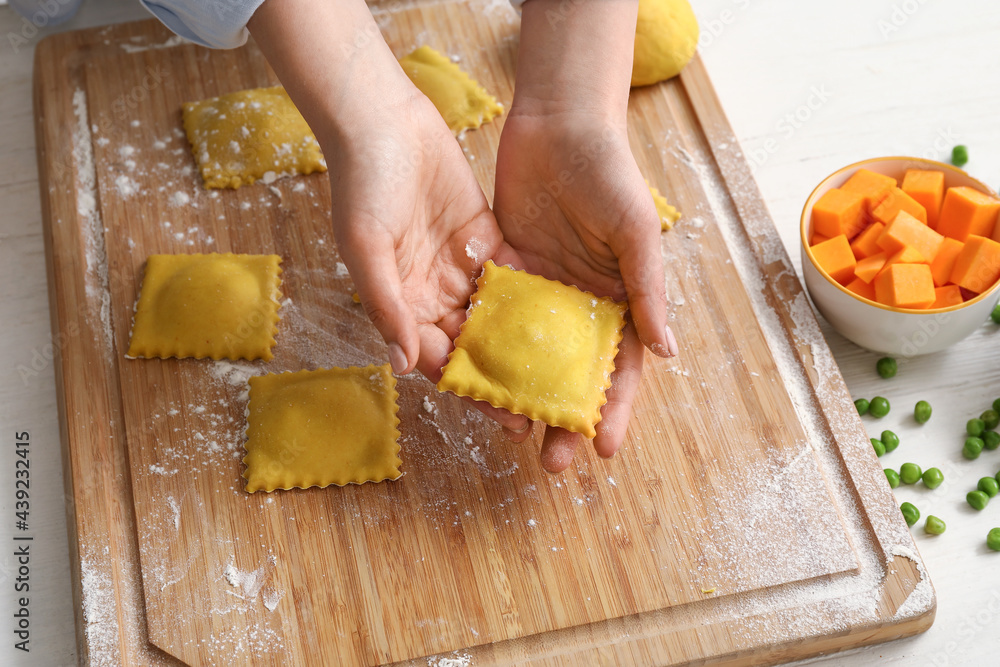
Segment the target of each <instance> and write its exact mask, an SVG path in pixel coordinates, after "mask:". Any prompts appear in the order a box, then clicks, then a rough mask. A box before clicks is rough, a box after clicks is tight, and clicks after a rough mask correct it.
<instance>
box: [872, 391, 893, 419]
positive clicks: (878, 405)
mask: <svg viewBox="0 0 1000 667" xmlns="http://www.w3.org/2000/svg"><path fill="white" fill-rule="evenodd" d="M868 412H869V414H871V416H872V417H876V418H878V419H881V418H882V417H885V416H886V415H887V414H889V399H887V398H884V397H882V396H876V397H875V398H873V399H872V402H871V405H869V406H868Z"/></svg>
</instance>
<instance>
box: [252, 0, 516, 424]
mask: <svg viewBox="0 0 1000 667" xmlns="http://www.w3.org/2000/svg"><path fill="white" fill-rule="evenodd" d="M248 27H249V28H250V31H251V33H252V34H253V36H254V38H255V39H256V40H257V42H258V43H259V44H260V46H261V49H262V50H263V51H264V53H265V55H266V56H267V58H268V61H269V62H270V64H271V66H272V67H273V68H274V70H275V71H276V72H277V74H278V76H279V78H280V79H281V81H282V82H283V83H284V85H285V88H286V89H287V90H288V93H289V95H290V96H291V97H292V99H293V100H294V101H295V103H296V106H297V107H298V108H299V110H300V111H301V112H302V114H303V116H305V118H306V120H307V121H308V123H309V125H310V126H311V127H312V128H313V131H314V132H315V133H316V137H317V139H318V140H319V142H320V145H321V146H322V148H323V153H324V156H325V157H326V160H327V165H328V167H329V175H330V187H331V195H332V201H333V229H334V234H335V236H336V239H337V245H338V248H339V250H340V255H341V257H342V259H343V261H344V263H345V264H346V265H347V267H348V269H349V271H350V273H351V277H352V278H353V279H354V283H355V286H356V287H357V290H358V293H359V294H360V296H361V302H362V304H363V305H364V307H365V311H366V312H367V313H368V316H369V317H370V318H371V321H372V322H373V323H374V325H375V327H376V328H377V329H378V331H379V333H381V334H382V337H383V338H384V339H385V342H386V344H387V346H388V357H389V362H390V364H391V365H392V369H393V372H395V373H397V374H405V373H409V372H410V371H412V370H413V369H414V368H416V369H418V370H420V372H421V373H423V374H424V375H425V376H426V377H427V378H428V379H430V380H431V381H432V382H437V380H438V379H439V378H440V375H441V368H442V366H443V365H444V363H445V362H446V360H447V355H448V352H449V351H450V349H451V346H452V340H453V339H454V338H455V337H456V336H457V335H458V329H459V326H460V325H461V323H462V321H463V320H464V319H465V312H466V307H467V305H468V302H469V298H470V297H471V295H472V293H473V292H474V291H475V282H474V280H475V277H476V276H478V275H479V273H480V270H481V268H482V264H483V262H485V261H486V260H487V259H490V258H495V259H496V260H497V261H498V262H501V263H503V262H511V261H514V262H516V261H517V260H516V256H515V254H514V253H513V252H512V251H511V249H510V247H509V246H507V245H506V244H505V243H504V241H503V238H502V236H501V234H500V229H499V227H498V226H497V223H496V218H494V216H493V213H492V212H491V211H490V208H489V206H488V204H487V202H486V197H485V196H484V194H483V192H482V189H481V188H480V187H479V183H478V182H477V181H476V178H475V175H474V174H473V173H472V169H471V168H470V167H469V164H468V162H467V161H466V159H465V155H464V154H463V153H462V149H461V147H460V146H459V144H458V142H457V141H455V137H454V136H453V135H452V133H451V130H449V129H448V126H447V125H446V124H445V122H444V120H443V119H442V118H441V115H440V114H439V113H438V111H437V109H435V108H434V105H433V104H431V102H430V100H428V99H427V98H426V97H425V96H424V95H423V94H421V93H420V92H419V91H418V90H417V89H416V87H414V86H413V84H412V83H411V82H410V80H409V79H408V78H407V77H406V75H405V74H404V73H403V71H402V69H401V68H400V67H399V64H398V63H397V62H396V59H395V58H394V57H393V55H392V53H391V51H390V50H389V48H388V47H387V46H386V44H385V42H384V41H383V40H382V37H381V34H380V33H379V30H378V27H377V26H376V25H375V22H374V20H373V19H372V16H371V13H370V12H369V11H368V8H367V6H366V5H365V4H364V2H362V1H361V0H344V1H343V2H339V3H313V2H310V1H309V0H282V2H275V0H270V1H269V2H265V3H264V4H263V5H261V7H260V8H259V9H258V10H257V12H256V13H255V14H254V17H253V19H252V20H251V22H250V25H249V26H248ZM475 404H476V406H477V407H478V408H479V409H481V410H482V411H483V412H484V413H486V414H487V415H488V416H490V417H492V418H494V419H495V420H497V421H498V422H499V423H500V424H501V425H502V426H504V428H505V430H506V431H507V433H508V437H511V438H512V439H515V440H523V439H525V438H527V437H528V435H529V434H530V432H529V430H528V426H529V422H528V419H527V418H526V417H524V416H523V415H513V414H510V413H509V412H507V411H506V410H499V409H497V408H494V407H492V406H490V405H489V404H487V403H480V402H476V403H475Z"/></svg>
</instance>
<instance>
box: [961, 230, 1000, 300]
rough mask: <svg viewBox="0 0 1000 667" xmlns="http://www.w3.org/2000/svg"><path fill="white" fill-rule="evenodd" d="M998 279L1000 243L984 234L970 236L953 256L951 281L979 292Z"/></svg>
mask: <svg viewBox="0 0 1000 667" xmlns="http://www.w3.org/2000/svg"><path fill="white" fill-rule="evenodd" d="M997 280H1000V243H997V242H996V241H994V240H993V239H988V238H986V237H984V236H975V235H973V236H970V237H969V238H968V240H966V242H965V247H964V248H962V251H961V252H960V253H958V257H956V258H955V266H954V268H952V270H951V282H953V283H955V284H956V285H958V286H960V287H964V288H965V289H967V290H969V291H970V292H975V293H976V294H981V293H983V292H985V291H986V290H988V289H989V288H990V287H991V286H992V285H993V284H994V283H996V281H997Z"/></svg>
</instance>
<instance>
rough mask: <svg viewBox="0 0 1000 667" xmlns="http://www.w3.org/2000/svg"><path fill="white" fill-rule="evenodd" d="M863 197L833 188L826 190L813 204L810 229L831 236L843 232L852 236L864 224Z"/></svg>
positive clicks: (850, 237) (849, 237) (815, 232)
mask: <svg viewBox="0 0 1000 667" xmlns="http://www.w3.org/2000/svg"><path fill="white" fill-rule="evenodd" d="M863 204H864V198H863V197H862V196H861V195H859V194H856V193H851V192H844V191H843V190H838V189H837V188H834V189H833V190H827V191H826V192H825V193H824V194H823V196H822V197H820V198H819V200H818V201H817V202H816V203H815V204H814V205H813V210H812V224H813V226H812V230H813V233H814V234H822V235H823V236H826V237H827V238H831V239H832V238H833V237H835V236H840V235H841V234H844V235H846V236H847V238H848V239H852V238H854V236H855V235H857V233H858V232H860V231H861V228H862V227H864V225H865V212H864V209H863V208H862V207H863Z"/></svg>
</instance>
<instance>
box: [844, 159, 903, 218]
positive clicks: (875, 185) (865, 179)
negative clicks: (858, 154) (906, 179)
mask: <svg viewBox="0 0 1000 667" xmlns="http://www.w3.org/2000/svg"><path fill="white" fill-rule="evenodd" d="M895 187H896V179H895V178H893V177H892V176H886V175H885V174H878V173H875V172H874V171H870V170H868V169H858V170H857V171H856V172H854V174H852V175H851V177H850V178H849V179H847V182H846V183H844V184H843V185H841V186H840V189H841V190H843V191H844V192H853V193H855V194H859V195H861V196H862V197H863V198H864V204H863V208H864V212H865V215H867V216H868V217H869V218H870V217H871V214H872V211H874V210H875V207H876V206H878V205H879V204H881V203H882V200H883V199H885V198H886V196H887V195H888V194H889V193H890V192H892V190H893V188H895Z"/></svg>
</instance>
